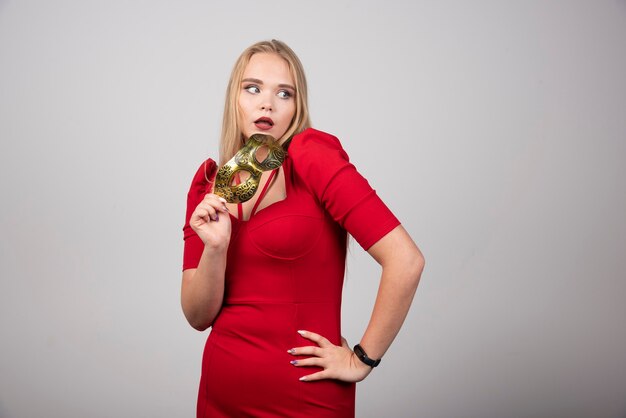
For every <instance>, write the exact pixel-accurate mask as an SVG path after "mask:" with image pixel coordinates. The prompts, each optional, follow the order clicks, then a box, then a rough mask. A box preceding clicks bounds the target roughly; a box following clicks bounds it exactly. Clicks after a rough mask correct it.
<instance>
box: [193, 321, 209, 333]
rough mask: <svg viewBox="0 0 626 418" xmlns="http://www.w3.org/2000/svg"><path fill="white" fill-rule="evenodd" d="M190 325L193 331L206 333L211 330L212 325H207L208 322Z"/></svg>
mask: <svg viewBox="0 0 626 418" xmlns="http://www.w3.org/2000/svg"><path fill="white" fill-rule="evenodd" d="M189 325H191V327H192V328H193V329H195V330H196V331H200V332H202V331H206V330H207V329H209V328H210V327H211V325H213V324H210V323H206V322H189Z"/></svg>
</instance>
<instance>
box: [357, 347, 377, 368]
mask: <svg viewBox="0 0 626 418" xmlns="http://www.w3.org/2000/svg"><path fill="white" fill-rule="evenodd" d="M354 354H356V356H357V357H358V358H359V360H361V361H362V362H363V363H365V364H367V365H368V366H370V367H376V366H378V365H379V364H380V359H378V360H372V359H371V358H369V357H367V354H366V353H365V350H363V347H361V344H357V345H355V346H354Z"/></svg>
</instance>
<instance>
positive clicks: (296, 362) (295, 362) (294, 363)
mask: <svg viewBox="0 0 626 418" xmlns="http://www.w3.org/2000/svg"><path fill="white" fill-rule="evenodd" d="M289 363H291V364H293V365H294V366H295V365H296V364H298V360H291V361H290V362H289Z"/></svg>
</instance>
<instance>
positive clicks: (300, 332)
mask: <svg viewBox="0 0 626 418" xmlns="http://www.w3.org/2000/svg"><path fill="white" fill-rule="evenodd" d="M305 332H306V331H304V330H302V329H301V330H298V334H300V335H303V334H304V333H305Z"/></svg>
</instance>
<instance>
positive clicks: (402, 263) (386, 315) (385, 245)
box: [290, 226, 424, 381]
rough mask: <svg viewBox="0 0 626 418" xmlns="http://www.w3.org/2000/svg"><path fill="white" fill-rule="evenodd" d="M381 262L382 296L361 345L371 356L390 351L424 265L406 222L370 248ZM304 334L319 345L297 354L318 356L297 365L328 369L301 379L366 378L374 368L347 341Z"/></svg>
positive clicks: (300, 361)
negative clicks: (337, 344)
mask: <svg viewBox="0 0 626 418" xmlns="http://www.w3.org/2000/svg"><path fill="white" fill-rule="evenodd" d="M368 252H369V253H370V255H371V256H372V257H373V258H374V259H375V260H376V261H377V262H378V263H379V264H380V265H381V267H382V276H381V280H380V285H379V287H378V296H377V298H376V303H375V304H374V309H373V311H372V316H371V318H370V322H369V325H368V326H367V329H366V331H365V334H364V335H363V338H362V339H361V346H362V347H363V349H364V350H365V352H366V353H367V354H368V356H369V357H370V358H373V359H377V358H381V357H382V356H383V354H384V353H385V352H386V351H387V349H388V348H389V346H390V345H391V343H392V342H393V340H394V338H395V337H396V335H397V334H398V331H400V327H401V326H402V323H403V322H404V319H405V318H406V315H407V313H408V311H409V307H410V306H411V302H412V300H413V296H414V295H415V290H416V289H417V285H418V283H419V280H420V276H421V273H422V270H423V268H424V257H423V256H422V253H421V252H420V250H419V249H418V248H417V246H416V245H415V243H414V242H413V240H412V239H411V237H410V236H409V234H408V233H407V232H406V230H405V229H404V228H403V227H402V226H398V227H396V228H394V229H393V230H392V231H391V232H389V233H388V234H387V235H385V236H384V237H383V238H381V239H380V240H379V241H378V242H376V244H374V245H373V246H372V247H370V249H369V250H368ZM301 335H302V336H303V337H305V338H308V339H310V340H312V341H314V342H316V343H317V344H318V345H319V347H315V346H312V347H299V348H296V349H293V350H291V351H290V352H291V354H294V355H311V356H314V357H311V358H308V359H305V360H298V361H297V362H296V363H295V365H296V366H318V367H323V368H324V370H322V371H320V372H317V373H314V374H311V375H308V376H304V377H303V378H302V379H301V380H305V381H313V380H319V379H329V378H330V379H340V380H345V381H360V380H363V379H364V378H365V377H366V376H367V375H368V374H369V373H370V371H371V368H370V367H369V366H367V365H366V364H364V363H363V362H361V361H360V360H359V359H358V358H357V357H356V355H355V354H354V353H353V352H352V350H351V349H350V348H349V347H348V345H347V343H346V342H345V340H344V342H343V344H342V346H335V345H333V344H332V343H330V342H329V341H328V340H327V339H326V338H324V337H322V336H320V335H318V334H315V333H313V332H308V331H305V332H301Z"/></svg>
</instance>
